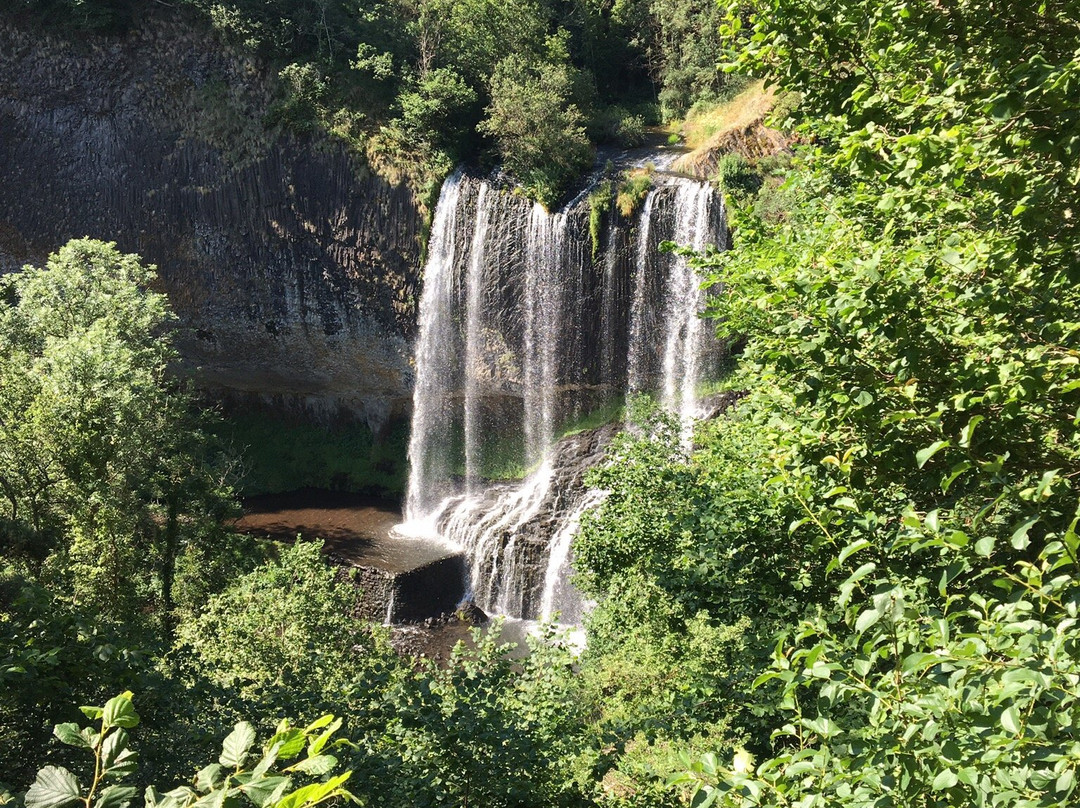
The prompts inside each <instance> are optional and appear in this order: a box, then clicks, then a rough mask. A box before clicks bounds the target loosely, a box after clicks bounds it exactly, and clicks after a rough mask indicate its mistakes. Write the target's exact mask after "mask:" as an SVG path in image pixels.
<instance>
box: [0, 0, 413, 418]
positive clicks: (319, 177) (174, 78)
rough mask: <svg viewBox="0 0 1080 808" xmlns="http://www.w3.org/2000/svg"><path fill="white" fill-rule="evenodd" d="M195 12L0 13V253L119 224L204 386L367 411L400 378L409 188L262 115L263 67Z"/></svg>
mask: <svg viewBox="0 0 1080 808" xmlns="http://www.w3.org/2000/svg"><path fill="white" fill-rule="evenodd" d="M194 22H195V21H193V20H185V19H182V18H180V17H179V16H177V14H176V13H174V12H166V11H162V12H161V13H160V14H156V15H153V16H151V17H149V18H148V19H146V20H144V21H143V23H142V24H141V25H140V26H138V28H137V29H136V30H135V31H133V32H132V33H130V34H128V35H126V36H125V37H123V38H99V37H91V36H82V37H80V38H79V39H77V40H71V39H65V38H62V37H58V36H51V35H48V36H47V35H45V34H43V33H42V32H40V31H37V30H29V29H26V28H23V27H20V26H19V25H18V24H17V23H15V22H13V21H12V20H11V19H5V18H3V17H2V16H0V270H11V269H14V268H17V267H19V266H20V265H22V264H23V263H25V262H40V261H42V260H43V259H44V257H45V256H46V255H47V254H48V253H49V252H50V251H52V250H54V249H56V248H57V247H58V246H60V245H61V244H63V243H64V242H65V241H67V240H68V239H69V238H72V237H78V236H91V237H94V238H101V239H106V240H110V241H116V242H117V243H118V246H119V247H120V248H121V249H122V250H124V251H134V252H138V253H140V254H141V255H142V256H143V257H144V258H145V259H146V260H147V261H149V262H151V263H154V264H156V265H157V267H158V272H159V284H160V287H161V289H162V290H163V291H165V292H166V293H167V294H168V295H169V298H170V300H171V301H172V304H173V307H174V308H175V310H176V311H177V313H178V315H179V317H180V324H179V327H178V331H177V334H176V340H177V346H178V348H179V349H180V351H181V354H182V357H183V360H184V365H185V368H186V369H187V370H189V371H190V372H192V373H193V374H194V376H195V379H196V381H197V383H198V384H199V385H200V386H201V387H202V388H203V389H205V390H207V391H209V392H211V393H213V394H215V395H218V396H220V397H222V398H224V399H226V400H229V399H234V400H235V399H239V400H249V399H254V400H258V401H261V402H265V403H271V404H273V405H275V406H277V407H279V408H285V409H297V410H301V411H308V412H314V413H316V414H320V415H327V416H335V415H338V414H340V413H345V414H348V415H350V416H353V417H357V418H361V419H367V420H368V422H369V423H370V424H371V425H372V426H373V427H376V428H377V427H378V426H380V425H381V424H382V423H383V422H384V421H385V420H386V418H387V417H388V416H390V415H392V414H394V413H399V414H400V413H403V412H404V411H405V410H407V408H408V404H409V397H410V395H411V389H412V369H411V366H410V360H409V356H410V351H409V347H408V340H409V338H410V337H411V334H412V331H413V330H414V328H415V322H416V302H417V300H418V298H419V293H418V285H419V270H420V232H421V228H422V217H421V214H420V211H419V209H418V205H417V203H416V200H415V199H414V198H413V196H412V194H411V193H410V192H409V190H408V189H407V188H405V187H404V186H391V185H388V184H387V183H386V182H384V181H383V180H381V179H379V178H378V177H375V176H372V175H370V174H369V173H368V172H367V171H366V170H365V168H364V166H363V164H362V162H361V161H358V160H356V159H355V158H353V157H351V156H350V155H349V154H348V153H347V152H346V150H345V148H344V147H342V146H340V145H337V144H333V143H329V142H308V141H300V140H297V139H295V138H292V137H290V136H288V135H285V134H282V133H280V132H276V131H272V130H268V129H267V128H265V127H264V125H263V119H264V116H265V113H266V110H267V108H268V106H269V104H270V100H271V98H270V91H269V89H268V83H267V81H266V78H265V75H264V71H263V69H262V68H260V67H259V66H258V65H256V64H254V63H252V62H250V61H248V60H246V59H244V58H242V57H239V56H237V55H235V54H232V53H230V52H229V51H228V50H227V49H226V48H224V47H223V46H222V45H221V43H219V42H217V41H216V40H215V38H214V36H213V32H212V31H208V30H202V29H200V28H199V27H198V26H197V25H194V24H193V23H194Z"/></svg>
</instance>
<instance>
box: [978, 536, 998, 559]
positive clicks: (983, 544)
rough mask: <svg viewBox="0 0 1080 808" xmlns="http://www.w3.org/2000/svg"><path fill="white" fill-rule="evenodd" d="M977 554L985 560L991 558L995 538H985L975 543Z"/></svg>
mask: <svg viewBox="0 0 1080 808" xmlns="http://www.w3.org/2000/svg"><path fill="white" fill-rule="evenodd" d="M975 552H976V553H978V554H979V555H981V556H982V557H983V558H989V557H990V554H991V553H992V552H994V537H993V536H984V537H983V538H981V539H979V540H978V541H977V542H975Z"/></svg>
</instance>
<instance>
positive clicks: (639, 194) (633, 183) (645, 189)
mask: <svg viewBox="0 0 1080 808" xmlns="http://www.w3.org/2000/svg"><path fill="white" fill-rule="evenodd" d="M652 172H653V168H652V166H651V165H650V166H646V167H645V168H641V169H635V170H634V171H630V172H628V173H627V174H626V175H625V176H624V177H623V179H622V182H620V183H619V188H618V191H616V194H615V207H616V208H617V209H618V211H619V214H620V215H621V216H622V217H623V218H625V219H629V218H630V217H631V216H633V215H634V214H635V213H636V212H637V210H638V208H640V207H641V203H642V202H644V201H645V197H647V196H648V195H649V191H650V190H652V184H653V178H652Z"/></svg>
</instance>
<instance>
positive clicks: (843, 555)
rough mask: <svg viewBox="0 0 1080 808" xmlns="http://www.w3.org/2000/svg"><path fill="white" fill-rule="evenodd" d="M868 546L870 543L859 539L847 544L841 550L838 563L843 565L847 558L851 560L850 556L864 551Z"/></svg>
mask: <svg viewBox="0 0 1080 808" xmlns="http://www.w3.org/2000/svg"><path fill="white" fill-rule="evenodd" d="M869 546H870V542H869V541H867V540H866V539H859V540H858V541H856V542H852V543H851V544H849V545H848V546H847V547H845V548H844V549H843V550H841V551H840V559H839V560H840V563H841V564H843V563H844V562H845V561H847V560H848V559H849V558H851V556H853V555H855V553H857V552H859V550H865V549H866V548H867V547H869Z"/></svg>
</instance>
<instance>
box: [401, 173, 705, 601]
mask: <svg viewBox="0 0 1080 808" xmlns="http://www.w3.org/2000/svg"><path fill="white" fill-rule="evenodd" d="M725 238H726V225H725V220H724V212H723V207H722V204H721V200H720V198H719V196H718V195H717V194H716V193H715V192H714V191H713V189H712V188H711V187H710V186H708V185H707V184H704V183H700V182H696V181H693V180H690V179H687V178H683V177H678V176H674V175H668V174H663V173H657V174H655V175H654V184H653V187H652V188H651V189H650V191H649V192H648V194H647V196H646V198H645V200H644V201H643V204H642V205H641V209H640V210H639V211H638V212H637V213H636V215H635V216H633V217H631V218H630V219H624V218H623V217H621V216H619V215H618V214H617V213H616V212H614V211H611V212H610V213H609V214H608V215H607V216H606V219H605V221H604V226H603V228H602V232H601V239H602V241H601V244H600V245H598V246H600V247H601V249H599V250H595V251H594V250H593V249H592V246H593V245H592V238H591V235H590V229H589V207H588V202H587V196H586V193H585V192H583V193H582V194H581V195H579V197H578V198H577V199H576V200H574V201H573V202H571V203H570V204H569V205H567V206H566V207H565V208H564V209H563V210H561V211H558V212H555V213H549V212H548V211H546V210H544V209H543V208H542V207H541V206H539V205H536V204H533V203H531V202H528V201H527V200H524V199H522V198H520V197H518V196H515V195H513V194H511V193H508V192H506V191H504V190H501V189H500V188H499V187H498V186H496V185H495V184H494V183H492V182H490V181H488V180H486V179H481V178H477V177H471V176H468V175H466V174H464V173H461V172H459V173H456V174H454V175H453V176H452V177H450V178H449V179H448V180H447V181H446V183H445V184H444V186H443V189H442V193H441V195H440V197H439V202H438V205H437V207H436V211H435V218H434V222H433V226H432V232H431V239H430V243H429V255H428V261H427V265H426V267H425V270H424V289H423V294H422V296H421V300H420V334H419V337H418V340H417V348H416V387H415V394H414V408H413V427H412V435H411V439H410V444H409V462H410V466H411V474H410V478H409V485H408V489H407V497H406V503H405V516H406V525H405V526H404V527H405V531H404V532H413V531H415V532H423V533H426V534H429V535H430V534H435V535H438V536H439V537H441V538H442V539H444V540H446V541H448V542H452V543H454V544H456V545H458V546H460V547H461V548H462V549H463V550H464V551H465V553H466V555H467V556H468V559H469V567H470V581H469V586H470V593H471V596H472V598H473V599H474V600H475V602H476V603H477V604H478V605H479V606H480V607H481V608H483V609H484V610H485V611H488V612H496V613H500V614H505V615H509V616H512V617H523V618H534V617H539V616H543V617H548V616H550V615H551V614H553V613H554V612H556V611H559V612H561V613H562V614H563V616H564V619H569V620H578V619H579V618H580V608H581V606H580V602H579V598H578V597H577V595H576V593H575V592H574V591H573V588H572V587H571V586H569V584H568V582H567V576H568V571H569V564H570V547H571V542H572V538H573V536H574V534H575V533H576V531H577V525H578V522H579V520H580V519H581V517H582V515H583V514H584V512H585V511H586V510H587V509H588V508H589V507H590V506H592V505H594V504H595V503H596V502H597V501H599V497H600V494H598V493H596V492H588V491H586V487H585V485H584V483H583V476H584V472H585V470H586V469H587V468H588V467H589V466H590V465H592V464H595V463H596V462H599V461H600V460H601V459H602V458H603V454H604V447H605V445H606V443H607V441H608V440H609V439H610V437H611V436H612V435H613V434H614V432H615V431H617V429H618V426H608V427H604V428H602V429H599V430H589V431H586V432H582V433H580V434H579V435H575V436H573V437H571V438H568V439H562V440H557V438H558V437H559V435H560V433H561V432H562V431H563V430H564V429H565V428H566V427H567V426H568V425H571V424H572V423H573V422H574V421H575V419H579V418H581V417H583V416H584V415H586V414H587V413H589V412H591V411H594V410H596V409H598V408H600V407H602V406H604V405H605V404H607V405H610V404H611V403H612V402H617V401H619V400H621V399H622V398H623V397H624V396H625V395H626V393H627V392H641V391H647V392H652V393H654V394H655V395H656V396H657V398H658V399H659V400H660V401H662V403H663V404H664V405H665V406H667V407H669V408H670V409H672V410H673V411H675V412H677V413H678V414H679V416H680V418H681V419H682V422H683V423H684V425H685V426H686V434H687V435H689V425H690V423H691V422H692V419H693V418H694V416H695V415H696V413H697V406H698V389H699V387H700V385H701V383H702V381H703V380H704V379H706V378H707V377H708V375H709V373H710V372H711V365H712V364H713V363H714V360H715V359H716V358H717V356H718V350H717V345H716V342H715V339H713V338H712V337H711V336H710V333H709V329H708V328H707V327H706V325H705V324H704V323H702V321H701V320H700V318H699V316H698V315H699V313H700V312H701V310H702V309H703V308H704V304H705V296H704V293H703V292H702V290H701V288H700V280H699V278H698V277H697V276H696V273H695V271H694V270H693V269H692V268H691V267H690V266H689V264H688V262H687V260H686V259H685V258H683V257H682V256H678V255H675V254H670V253H661V252H659V250H658V246H659V244H660V243H661V242H663V241H674V242H676V243H678V244H681V245H686V246H691V247H694V248H695V249H698V250H701V249H703V248H704V247H705V246H706V245H709V244H713V245H718V246H724V245H723V241H724V239H725ZM594 252H595V257H594ZM523 474H524V479H522V480H521V481H520V482H505V481H503V482H500V481H499V480H500V479H505V478H507V477H521V476H522V475H523Z"/></svg>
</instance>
